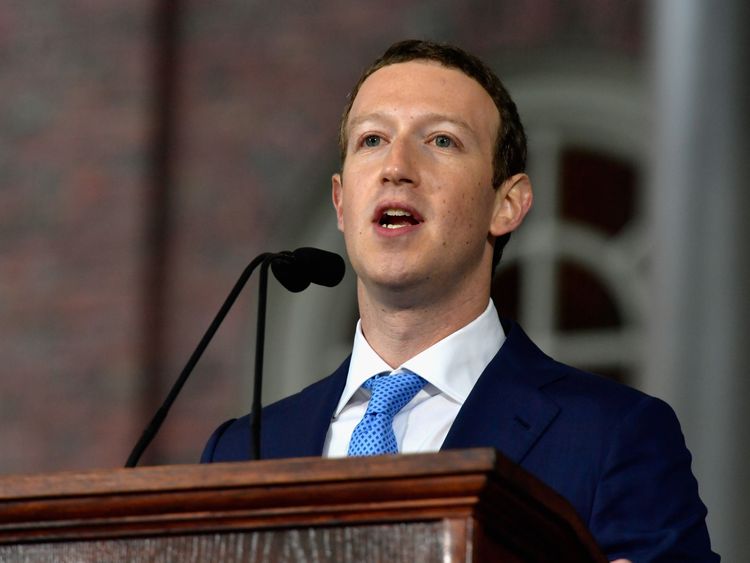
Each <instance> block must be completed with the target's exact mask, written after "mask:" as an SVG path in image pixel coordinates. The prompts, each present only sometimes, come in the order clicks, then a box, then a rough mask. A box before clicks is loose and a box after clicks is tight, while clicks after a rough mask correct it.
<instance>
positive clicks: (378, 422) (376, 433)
mask: <svg viewBox="0 0 750 563" xmlns="http://www.w3.org/2000/svg"><path fill="white" fill-rule="evenodd" d="M426 383H427V382H426V381H425V380H424V379H422V378H421V377H419V376H418V375H417V374H416V373H411V372H408V371H400V372H397V373H394V374H392V375H388V374H387V373H380V374H378V375H374V376H372V377H371V378H370V379H368V380H367V381H365V382H364V383H363V384H362V387H364V388H365V389H368V390H369V391H371V393H372V395H371V396H370V403H369V404H368V405H367V412H365V415H364V416H363V417H362V420H360V422H359V424H357V426H356V427H355V428H354V432H352V438H351V441H350V442H349V455H350V456H361V455H378V454H395V453H398V445H397V444H396V435H395V434H394V433H393V417H394V416H396V414H397V413H398V411H400V410H401V409H402V408H404V407H405V406H406V404H407V403H408V402H409V401H411V400H412V399H413V398H414V395H416V394H417V393H419V390H420V389H421V388H422V387H424V386H425V384H426Z"/></svg>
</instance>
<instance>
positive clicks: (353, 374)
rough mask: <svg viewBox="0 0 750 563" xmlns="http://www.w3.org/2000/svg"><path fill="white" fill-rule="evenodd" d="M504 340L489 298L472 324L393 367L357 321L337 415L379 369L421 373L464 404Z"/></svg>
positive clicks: (503, 334)
mask: <svg viewBox="0 0 750 563" xmlns="http://www.w3.org/2000/svg"><path fill="white" fill-rule="evenodd" d="M504 341H505V333H504V332H503V327H502V325H501V324H500V320H499V319H498V316H497V311H496V309H495V305H494V304H493V303H492V300H490V301H489V303H488V305H487V308H486V309H485V310H484V312H483V313H482V314H481V315H479V316H478V317H477V318H476V319H474V320H473V321H471V322H470V323H469V324H467V325H466V326H464V327H463V328H460V329H459V330H457V331H456V332H454V333H452V334H450V335H448V336H446V337H445V338H443V339H442V340H440V341H439V342H436V343H435V344H433V345H432V346H430V347H429V348H427V349H426V350H424V351H422V352H420V353H419V354H417V355H416V356H414V357H413V358H411V359H409V360H407V361H406V362H404V363H403V364H401V365H400V366H398V367H397V368H396V369H393V368H391V366H389V365H388V364H387V363H386V362H385V361H384V360H383V359H382V358H381V357H380V356H378V354H377V353H376V352H375V350H373V349H372V347H371V346H370V344H369V343H368V342H367V340H366V339H365V336H364V334H363V333H362V327H361V321H358V322H357V329H356V331H355V334H354V345H353V346H352V357H351V361H350V362H349V372H348V374H347V378H346V385H345V386H344V391H343V393H342V394H341V398H340V400H339V404H338V406H337V407H336V411H335V412H334V417H336V416H338V415H339V414H340V413H341V410H342V409H343V408H344V407H345V406H346V405H347V403H349V401H350V400H351V399H352V397H353V396H354V394H355V393H356V392H357V390H358V389H359V388H360V387H361V386H362V384H363V383H364V382H365V381H366V380H367V379H369V378H370V377H372V376H373V375H375V374H377V373H381V372H388V373H391V372H395V371H397V370H398V369H401V368H406V369H408V370H409V371H412V372H414V373H416V374H418V375H420V376H422V377H423V378H424V379H425V380H427V383H429V384H431V385H433V386H434V387H436V388H437V390H438V391H439V392H441V393H444V394H445V395H447V396H448V397H449V398H450V399H451V400H454V401H456V402H457V403H459V404H463V402H464V401H465V400H466V397H468V395H469V392H471V389H472V388H473V387H474V384H475V383H476V381H477V379H479V376H480V375H481V374H482V372H483V371H484V368H486V367H487V364H489V363H490V361H491V360H492V358H493V357H494V356H495V354H496V353H497V351H498V350H499V349H500V346H502V344H503V342H504Z"/></svg>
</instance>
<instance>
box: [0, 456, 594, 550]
mask: <svg viewBox="0 0 750 563" xmlns="http://www.w3.org/2000/svg"><path fill="white" fill-rule="evenodd" d="M0 561H3V562H6V561H13V562H21V561H23V562H26V561H29V562H32V561H33V562H48V561H49V562H52V561H54V562H55V563H58V562H68V561H70V562H73V561H75V562H81V561H91V562H97V563H99V562H128V563H130V562H141V561H143V562H146V561H148V562H166V561H179V562H183V561H196V562H199V561H206V562H214V561H221V562H235V561H252V562H264V563H265V562H281V561H283V562H305V563H318V562H337V563H360V562H387V563H391V562H404V563H406V562H408V563H421V562H433V561H435V562H441V563H447V562H469V561H471V562H491V561H503V562H505V561H508V562H515V561H524V562H525V561H538V562H544V561H555V562H556V563H559V562H566V561H569V562H575V563H585V562H604V561H606V559H605V558H604V556H603V555H602V553H601V552H600V551H599V548H598V547H597V546H596V544H595V542H594V540H593V539H592V538H591V535H590V534H589V532H588V531H587V530H586V528H585V526H584V525H583V523H582V522H581V521H580V520H579V519H578V517H577V515H576V514H575V513H574V511H573V509H572V508H571V507H570V505H569V504H568V503H567V502H566V501H565V500H564V499H563V498H562V497H560V496H559V495H557V494H556V493H555V492H553V491H552V490H551V489H549V488H548V487H546V486H545V485H543V484H542V483H541V482H539V481H538V480H536V479H534V478H533V477H531V476H530V475H529V474H528V473H526V472H525V471H523V470H522V469H521V468H519V467H518V466H516V465H515V464H513V463H512V462H510V461H508V460H507V459H506V458H504V457H502V456H501V455H500V454H498V453H497V452H495V451H494V450H490V449H473V450H455V451H449V452H442V453H438V454H420V455H400V456H382V457H373V458H346V459H335V460H333V459H318V458H299V459H287V460H271V461H257V462H247V463H221V464H214V465H185V466H164V467H143V468H137V469H114V470H100V471H87V472H77V473H58V474H52V475H33V476H9V477H0Z"/></svg>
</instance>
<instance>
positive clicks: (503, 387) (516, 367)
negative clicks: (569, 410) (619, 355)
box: [441, 324, 561, 463]
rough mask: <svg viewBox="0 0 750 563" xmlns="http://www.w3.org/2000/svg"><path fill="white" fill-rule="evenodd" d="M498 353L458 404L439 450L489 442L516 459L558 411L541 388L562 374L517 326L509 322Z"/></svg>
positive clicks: (530, 446)
mask: <svg viewBox="0 0 750 563" xmlns="http://www.w3.org/2000/svg"><path fill="white" fill-rule="evenodd" d="M506 333H507V338H506V340H505V342H504V343H503V346H502V347H501V348H500V350H499V351H498V353H497V354H496V355H495V357H494V358H493V359H492V361H491V362H490V364H489V365H488V366H487V368H486V369H485V370H484V372H483V373H482V375H481V376H480V377H479V380H478V381H477V383H476V385H475V386H474V389H472V391H471V393H470V394H469V396H468V397H467V399H466V402H465V403H464V404H463V406H462V407H461V410H460V411H459V413H458V416H457V417H456V420H455V421H454V423H453V426H451V429H450V431H449V432H448V436H447V437H446V438H445V441H444V443H443V446H442V448H441V449H443V450H446V449H455V448H469V447H488V446H489V447H494V448H497V449H498V450H500V451H501V452H502V453H504V454H505V455H506V456H507V457H509V458H510V459H511V460H513V461H514V462H516V463H521V462H522V461H523V459H524V457H525V456H526V454H528V452H529V451H530V450H531V448H532V447H533V446H534V444H535V443H536V442H537V441H538V440H539V438H540V437H541V436H542V434H543V433H544V432H545V431H546V430H547V428H548V427H549V425H550V424H552V422H553V420H554V419H555V417H556V416H557V413H558V412H559V407H558V406H557V404H556V403H555V402H554V401H552V400H551V399H550V398H549V397H548V396H547V395H546V394H545V393H544V392H543V391H541V390H540V389H541V387H542V386H543V385H545V384H547V383H549V382H550V381H554V380H555V379H558V378H559V377H561V375H560V372H559V371H558V370H556V369H555V365H556V364H555V363H554V361H553V360H551V359H550V358H548V357H547V356H545V355H544V354H543V353H542V352H541V350H539V349H538V348H537V347H536V346H535V345H534V344H533V343H532V342H531V340H529V338H528V337H527V336H526V335H525V334H524V333H523V331H522V330H521V328H520V327H519V326H518V325H516V324H512V325H510V326H509V330H506Z"/></svg>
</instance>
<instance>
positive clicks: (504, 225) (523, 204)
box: [490, 174, 534, 237]
mask: <svg viewBox="0 0 750 563" xmlns="http://www.w3.org/2000/svg"><path fill="white" fill-rule="evenodd" d="M533 202H534V194H533V192H532V190H531V180H529V177H528V176H527V175H526V174H514V175H513V176H511V177H510V178H508V179H507V180H505V181H504V182H503V183H502V184H500V187H499V188H497V190H496V191H495V204H494V211H493V213H492V222H491V223H490V234H492V235H494V236H495V237H499V236H501V235H504V234H505V233H510V232H511V231H515V230H516V229H517V228H518V226H519V225H520V224H521V223H523V220H524V217H526V214H527V213H528V212H529V209H531V204H532V203H533Z"/></svg>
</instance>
